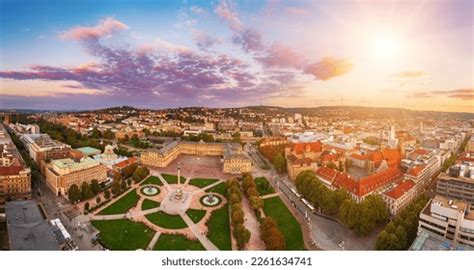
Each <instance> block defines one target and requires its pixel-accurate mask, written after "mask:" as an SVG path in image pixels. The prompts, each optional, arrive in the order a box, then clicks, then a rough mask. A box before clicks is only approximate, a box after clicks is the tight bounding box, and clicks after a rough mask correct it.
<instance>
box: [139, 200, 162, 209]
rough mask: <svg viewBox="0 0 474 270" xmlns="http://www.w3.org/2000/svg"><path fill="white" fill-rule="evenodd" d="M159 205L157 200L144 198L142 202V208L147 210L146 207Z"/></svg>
mask: <svg viewBox="0 0 474 270" xmlns="http://www.w3.org/2000/svg"><path fill="white" fill-rule="evenodd" d="M159 206H160V203H159V202H155V201H152V200H148V199H145V200H144V201H143V203H142V210H148V209H152V208H156V207H159Z"/></svg>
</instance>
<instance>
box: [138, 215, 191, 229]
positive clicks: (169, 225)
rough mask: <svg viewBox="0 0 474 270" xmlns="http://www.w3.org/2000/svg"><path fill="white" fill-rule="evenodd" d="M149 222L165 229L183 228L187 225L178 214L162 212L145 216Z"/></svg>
mask: <svg viewBox="0 0 474 270" xmlns="http://www.w3.org/2000/svg"><path fill="white" fill-rule="evenodd" d="M145 217H146V218H147V219H148V220H149V221H150V222H151V223H153V224H155V225H157V226H160V227H162V228H165V229H183V228H186V227H187V225H186V223H185V222H184V220H183V219H182V218H181V216H180V215H169V214H166V213H164V212H156V213H153V214H149V215H146V216H145Z"/></svg>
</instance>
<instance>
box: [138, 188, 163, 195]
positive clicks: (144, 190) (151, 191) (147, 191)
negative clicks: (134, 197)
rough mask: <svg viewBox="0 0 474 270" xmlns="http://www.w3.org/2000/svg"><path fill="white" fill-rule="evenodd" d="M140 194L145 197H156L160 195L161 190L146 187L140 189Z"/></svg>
mask: <svg viewBox="0 0 474 270" xmlns="http://www.w3.org/2000/svg"><path fill="white" fill-rule="evenodd" d="M140 192H141V193H142V194H143V195H145V196H155V195H158V194H160V189H159V188H157V187H154V186H145V187H142V188H141V189H140Z"/></svg>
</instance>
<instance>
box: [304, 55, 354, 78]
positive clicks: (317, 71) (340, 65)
mask: <svg viewBox="0 0 474 270" xmlns="http://www.w3.org/2000/svg"><path fill="white" fill-rule="evenodd" d="M351 69H352V64H351V63H350V62H349V61H348V60H346V59H339V58H334V57H325V58H323V59H322V60H321V61H319V62H316V63H313V64H310V65H308V66H307V67H306V68H305V69H304V72H305V73H308V74H311V75H313V76H314V77H315V78H316V79H318V80H322V81H327V80H329V79H331V78H333V77H337V76H341V75H344V74H346V73H347V72H349V71H350V70H351Z"/></svg>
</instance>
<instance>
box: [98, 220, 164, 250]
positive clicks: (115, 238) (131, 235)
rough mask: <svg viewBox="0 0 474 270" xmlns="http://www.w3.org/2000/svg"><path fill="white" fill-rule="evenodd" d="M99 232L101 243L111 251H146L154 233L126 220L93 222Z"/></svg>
mask: <svg viewBox="0 0 474 270" xmlns="http://www.w3.org/2000/svg"><path fill="white" fill-rule="evenodd" d="M91 223H92V225H93V226H94V227H96V228H97V229H98V230H99V231H100V237H101V243H102V244H103V245H104V246H105V247H106V248H108V249H111V250H136V249H146V247H147V246H148V243H150V241H151V238H153V235H154V234H155V231H153V230H152V229H150V228H148V227H147V226H145V225H144V224H142V223H137V222H132V221H130V220H127V219H117V220H93V221H91Z"/></svg>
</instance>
